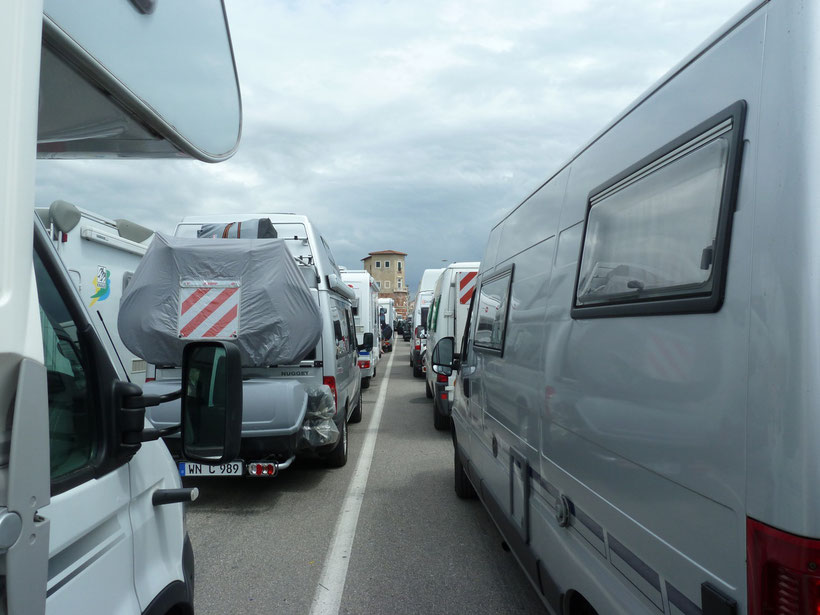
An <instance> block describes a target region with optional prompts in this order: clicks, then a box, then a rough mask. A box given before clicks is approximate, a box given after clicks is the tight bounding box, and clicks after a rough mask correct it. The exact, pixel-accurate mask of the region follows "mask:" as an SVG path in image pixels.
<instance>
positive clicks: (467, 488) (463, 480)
mask: <svg viewBox="0 0 820 615" xmlns="http://www.w3.org/2000/svg"><path fill="white" fill-rule="evenodd" d="M453 465H454V470H455V476H454V478H455V489H456V495H457V496H458V497H460V498H461V499H462V500H472V499H474V498H475V497H477V495H478V494H476V492H475V487H473V483H471V482H470V479H469V478H467V473H466V472H465V471H464V464H462V463H461V455H459V454H458V446H456V447H455V458H454V464H453Z"/></svg>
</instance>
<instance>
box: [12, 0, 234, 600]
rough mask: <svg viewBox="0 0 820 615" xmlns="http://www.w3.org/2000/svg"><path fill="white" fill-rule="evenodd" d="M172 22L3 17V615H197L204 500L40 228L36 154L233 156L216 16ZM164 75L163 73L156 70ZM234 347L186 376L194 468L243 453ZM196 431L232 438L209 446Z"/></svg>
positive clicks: (183, 9) (227, 51)
mask: <svg viewBox="0 0 820 615" xmlns="http://www.w3.org/2000/svg"><path fill="white" fill-rule="evenodd" d="M147 4H148V3H143V5H147ZM168 8H169V9H171V10H167V11H162V10H161V11H157V12H156V13H151V12H150V11H145V10H142V11H141V10H140V9H139V3H131V2H125V1H119V0H117V1H113V2H108V1H106V2H87V1H86V0H75V1H69V0H63V1H60V2H56V1H55V2H52V1H47V2H46V3H45V7H44V6H43V3H42V2H38V1H36V0H11V1H10V2H6V3H4V6H3V18H2V19H0V56H2V57H3V58H4V60H3V62H2V63H0V83H2V87H0V110H2V114H3V119H4V121H3V122H0V168H2V169H4V173H2V175H0V193H2V194H3V198H2V200H0V210H2V217H3V224H2V225H0V251H2V257H0V263H2V267H0V296H2V298H3V299H2V300H1V301H0V322H2V323H3V326H2V329H1V331H2V332H0V400H1V401H0V425H2V446H0V587H1V588H2V589H0V612H2V613H4V614H7V615H32V614H35V615H36V614H42V613H53V614H55V615H57V614H63V613H99V614H101V615H102V614H109V613H151V614H154V613H161V614H171V613H190V612H192V609H193V587H194V583H193V577H194V569H193V563H194V562H193V553H192V551H191V543H190V542H189V541H188V539H187V535H186V530H185V523H184V514H185V513H184V502H190V501H191V499H193V497H195V495H196V492H195V490H191V489H181V488H180V481H179V477H178V475H177V473H176V469H175V467H174V464H173V461H172V459H171V456H170V455H169V454H168V452H167V450H166V449H165V446H164V445H162V443H161V442H159V441H157V438H158V437H159V436H160V435H161V434H160V433H158V432H156V431H152V430H151V429H150V426H149V425H148V424H147V423H146V422H145V421H144V407H145V406H146V405H150V404H152V403H158V401H159V400H157V399H151V398H148V397H146V396H144V395H142V392H141V390H140V387H139V386H137V385H135V384H132V383H129V382H127V381H126V373H125V371H124V370H123V369H122V368H121V366H119V364H118V362H116V361H115V360H113V358H112V357H110V356H109V354H108V353H107V352H106V351H105V347H104V341H103V340H102V339H101V337H100V335H99V333H98V331H97V329H96V328H95V326H93V324H92V323H93V319H92V316H91V315H90V314H89V311H88V309H87V306H86V305H85V302H84V300H83V299H82V298H81V297H80V295H79V294H78V292H77V289H76V287H75V285H74V284H73V282H72V280H71V277H70V274H69V272H68V271H67V270H66V269H65V267H64V266H63V264H62V263H61V261H60V258H59V256H58V254H57V252H56V250H55V249H54V246H53V245H52V240H51V239H50V238H49V235H48V234H47V232H46V229H45V228H44V227H43V225H42V223H41V222H40V221H39V220H37V219H36V218H35V214H34V175H35V158H34V155H33V154H34V152H35V149H36V151H37V155H38V156H40V157H44V158H49V157H51V158H81V157H94V158H105V157H117V158H119V157H140V156H150V157H154V158H159V157H184V156H192V157H195V158H198V159H200V160H207V161H211V162H216V161H219V160H222V159H225V158H228V157H230V155H231V154H232V153H233V151H234V150H235V148H236V145H237V142H238V139H239V133H240V124H241V111H240V100H239V90H238V86H237V79H236V73H235V69H234V63H233V54H232V52H231V45H230V35H229V33H228V30H227V24H226V21H225V14H224V8H223V6H222V3H221V2H217V1H214V2H204V1H203V2H197V3H196V4H189V3H174V4H173V5H172V6H169V7H168ZM88 24H94V27H93V28H89V27H88ZM168 33H173V36H172V37H169V36H167V34H168ZM113 43H115V45H113V46H112V44H113ZM180 45H187V46H188V48H189V49H192V50H197V49H200V51H201V52H202V53H205V52H206V51H207V53H208V57H209V60H210V61H209V62H208V63H207V65H205V64H203V63H202V62H200V61H199V58H200V57H201V56H200V54H199V53H191V54H179V53H177V52H176V51H177V50H178V49H179V46H180ZM123 57H125V58H127V61H126V62H123V61H120V60H122V58H123ZM159 63H162V65H163V71H162V73H161V74H159V73H154V72H152V71H151V67H155V66H157V65H158V64H159ZM135 76H139V79H134V77H135ZM164 77H167V78H168V79H170V81H168V82H164V81H163V78H164ZM174 84H184V87H176V88H175V87H174ZM132 88H135V89H132ZM166 88H167V89H166ZM192 109H194V110H195V113H193V114H192ZM192 115H195V116H196V120H195V121H191V120H193V119H194V118H192V117H191V116H192ZM200 128H202V130H200ZM65 164H66V165H68V166H70V163H65ZM32 227H33V228H32ZM32 230H33V231H34V233H33V235H34V237H33V238H34V241H33V242H32ZM234 350H235V349H233V348H232V346H231V345H230V344H226V343H195V344H192V345H190V346H188V347H187V349H186V351H185V357H183V364H184V365H185V368H184V370H185V372H186V374H192V373H193V372H194V371H196V372H198V373H199V374H205V375H206V378H204V379H200V386H199V387H191V388H190V389H186V392H187V394H186V395H185V396H183V398H182V400H183V403H182V406H183V417H185V418H186V419H187V420H186V421H184V425H183V426H182V429H184V430H185V435H186V438H185V441H186V449H187V451H186V452H187V453H189V454H190V456H191V457H190V458H193V459H196V458H200V459H202V458H208V459H209V460H211V461H216V460H218V459H219V458H221V457H222V456H224V455H226V454H228V455H229V454H230V453H231V449H233V448H238V443H239V431H238V422H237V421H236V419H238V418H240V416H241V415H240V414H239V413H238V410H239V406H237V405H236V402H235V400H236V399H237V398H236V397H235V394H236V393H237V391H236V388H237V387H239V389H238V394H239V395H240V396H241V373H240V372H239V360H238V356H237V355H236V354H235V353H234ZM217 368H218V369H217ZM217 372H218V373H217ZM207 374H211V375H213V378H207ZM185 381H186V383H187V382H188V381H189V379H188V378H186V380H185ZM226 393H228V394H229V395H226ZM178 394H180V395H181V391H180V392H178ZM216 397H219V398H220V399H222V400H225V403H224V404H222V403H218V404H217V403H215V398H216ZM191 419H193V420H191ZM217 419H219V421H217ZM217 422H218V423H219V424H218V425H217V424H216V423H217ZM200 428H202V429H209V428H210V430H212V432H213V433H215V434H221V435H219V436H218V440H216V439H215V440H211V441H205V440H203V439H202V437H203V436H204V435H205V433H204V431H203V430H201V429H200ZM151 440H153V441H151Z"/></svg>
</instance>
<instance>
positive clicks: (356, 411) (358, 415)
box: [350, 384, 370, 423]
mask: <svg viewBox="0 0 820 615" xmlns="http://www.w3.org/2000/svg"><path fill="white" fill-rule="evenodd" d="M368 386H370V385H369V384H368ZM350 422H351V423H361V422H362V391H361V389H359V401H358V402H357V403H356V407H355V408H353V414H351V415H350Z"/></svg>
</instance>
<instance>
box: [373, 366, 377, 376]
mask: <svg viewBox="0 0 820 615" xmlns="http://www.w3.org/2000/svg"><path fill="white" fill-rule="evenodd" d="M375 377H376V368H375V367H374V368H373V378H375Z"/></svg>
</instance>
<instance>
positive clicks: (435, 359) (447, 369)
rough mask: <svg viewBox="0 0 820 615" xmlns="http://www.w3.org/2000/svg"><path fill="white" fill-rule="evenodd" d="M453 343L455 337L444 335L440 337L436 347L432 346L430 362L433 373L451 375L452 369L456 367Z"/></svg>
mask: <svg viewBox="0 0 820 615" xmlns="http://www.w3.org/2000/svg"><path fill="white" fill-rule="evenodd" d="M455 343H456V342H455V339H453V338H452V337H444V338H442V339H440V340H439V342H438V344H436V347H435V348H433V354H432V356H431V357H430V363H431V364H432V365H433V371H434V372H435V373H437V374H444V375H445V376H451V375H452V374H453V370H454V369H458V361H457V360H456V358H455V356H454V354H453V353H454V350H455Z"/></svg>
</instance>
